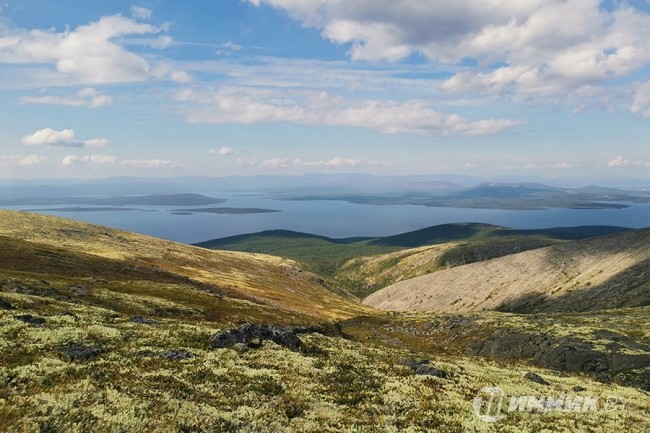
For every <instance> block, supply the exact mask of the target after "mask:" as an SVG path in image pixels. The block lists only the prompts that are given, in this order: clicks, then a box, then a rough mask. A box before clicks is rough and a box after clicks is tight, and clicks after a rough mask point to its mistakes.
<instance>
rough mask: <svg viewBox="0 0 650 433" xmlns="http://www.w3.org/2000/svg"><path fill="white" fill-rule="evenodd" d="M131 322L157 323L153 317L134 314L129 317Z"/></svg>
mask: <svg viewBox="0 0 650 433" xmlns="http://www.w3.org/2000/svg"><path fill="white" fill-rule="evenodd" d="M129 322H133V323H141V324H143V325H155V324H156V322H155V321H154V320H152V319H147V318H144V317H141V316H133V317H131V318H130V319H129Z"/></svg>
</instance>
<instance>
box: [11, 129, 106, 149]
mask: <svg viewBox="0 0 650 433" xmlns="http://www.w3.org/2000/svg"><path fill="white" fill-rule="evenodd" d="M22 143H23V144H24V145H26V146H52V147H104V146H106V145H107V144H108V143H109V142H108V140H106V139H105V138H95V139H91V140H79V139H78V138H77V136H76V134H75V132H74V130H72V129H63V130H61V131H57V130H54V129H52V128H43V129H40V130H38V131H36V132H34V133H33V134H29V135H26V136H24V137H23V138H22Z"/></svg>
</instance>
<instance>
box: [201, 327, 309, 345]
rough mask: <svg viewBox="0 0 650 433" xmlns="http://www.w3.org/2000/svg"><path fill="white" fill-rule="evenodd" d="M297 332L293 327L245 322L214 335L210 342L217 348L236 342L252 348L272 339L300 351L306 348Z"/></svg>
mask: <svg viewBox="0 0 650 433" xmlns="http://www.w3.org/2000/svg"><path fill="white" fill-rule="evenodd" d="M303 333H304V332H303ZM297 334H298V332H296V330H295V329H292V328H279V327H277V326H273V325H257V324H252V323H245V324H243V325H241V326H240V327H239V328H235V329H231V330H228V331H224V332H220V333H218V334H215V335H213V336H212V337H211V338H210V342H211V343H212V347H214V348H217V349H219V348H227V347H232V346H234V345H235V344H243V345H246V346H247V347H250V348H259V347H261V345H262V343H263V342H264V340H270V341H273V342H274V343H276V344H278V345H280V346H282V347H286V348H287V349H289V350H293V351H298V350H302V349H303V348H304V344H303V342H302V341H301V340H300V338H298V335H297Z"/></svg>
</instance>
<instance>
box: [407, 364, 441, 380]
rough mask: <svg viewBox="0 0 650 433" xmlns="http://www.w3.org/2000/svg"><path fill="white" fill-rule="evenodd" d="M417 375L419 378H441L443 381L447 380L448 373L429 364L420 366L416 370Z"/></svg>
mask: <svg viewBox="0 0 650 433" xmlns="http://www.w3.org/2000/svg"><path fill="white" fill-rule="evenodd" d="M415 374H417V375H418V376H435V377H439V378H441V379H446V378H447V372H446V371H443V370H440V369H439V368H436V367H434V366H432V365H429V364H422V365H420V366H419V367H418V368H417V369H416V370H415Z"/></svg>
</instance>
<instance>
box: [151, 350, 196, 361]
mask: <svg viewBox="0 0 650 433" xmlns="http://www.w3.org/2000/svg"><path fill="white" fill-rule="evenodd" d="M158 356H161V357H163V358H167V359H169V360H170V361H181V360H183V359H189V358H193V357H194V355H193V354H192V353H190V352H188V351H186V350H169V351H167V352H161V353H159V354H158Z"/></svg>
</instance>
